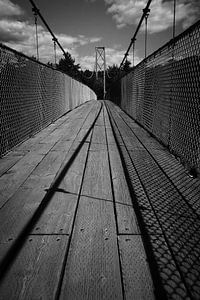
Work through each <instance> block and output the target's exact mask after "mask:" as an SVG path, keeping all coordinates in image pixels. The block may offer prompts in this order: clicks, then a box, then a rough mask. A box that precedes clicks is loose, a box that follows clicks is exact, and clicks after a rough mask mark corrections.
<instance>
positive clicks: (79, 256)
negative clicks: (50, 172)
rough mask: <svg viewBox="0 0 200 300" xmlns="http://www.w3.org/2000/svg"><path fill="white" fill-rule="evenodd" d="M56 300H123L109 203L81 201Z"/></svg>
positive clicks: (111, 208) (85, 199)
mask: <svg viewBox="0 0 200 300" xmlns="http://www.w3.org/2000/svg"><path fill="white" fill-rule="evenodd" d="M60 299H74V300H75V299H77V300H78V299H123V296H122V287H121V278H120V269H119V257H118V249H117V236H116V227H115V220H114V211H113V204H112V203H111V202H107V201H102V200H96V199H91V198H87V197H81V199H80V204H79V208H78V214H77V218H76V222H75V229H74V232H73V236H72V241H71V245H70V250H69V256H68V259H67V265H66V269H65V274H64V280H63V286H62V290H61V297H60Z"/></svg>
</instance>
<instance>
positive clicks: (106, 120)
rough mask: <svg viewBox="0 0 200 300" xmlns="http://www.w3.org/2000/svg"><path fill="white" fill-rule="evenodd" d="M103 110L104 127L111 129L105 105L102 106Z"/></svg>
mask: <svg viewBox="0 0 200 300" xmlns="http://www.w3.org/2000/svg"><path fill="white" fill-rule="evenodd" d="M103 110H104V120H105V126H106V127H107V128H111V124H110V120H109V116H108V112H107V109H106V107H105V105H104V109H103Z"/></svg>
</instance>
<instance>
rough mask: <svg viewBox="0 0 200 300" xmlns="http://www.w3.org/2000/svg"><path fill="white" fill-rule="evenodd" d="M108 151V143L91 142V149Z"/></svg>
mask: <svg viewBox="0 0 200 300" xmlns="http://www.w3.org/2000/svg"><path fill="white" fill-rule="evenodd" d="M102 150H104V151H107V145H106V144H94V143H91V145H90V151H102Z"/></svg>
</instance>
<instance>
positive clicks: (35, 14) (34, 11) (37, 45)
mask: <svg viewBox="0 0 200 300" xmlns="http://www.w3.org/2000/svg"><path fill="white" fill-rule="evenodd" d="M32 11H33V13H34V16H35V39H36V56H37V60H39V43H38V26H37V16H38V14H37V10H36V9H35V8H33V9H32Z"/></svg>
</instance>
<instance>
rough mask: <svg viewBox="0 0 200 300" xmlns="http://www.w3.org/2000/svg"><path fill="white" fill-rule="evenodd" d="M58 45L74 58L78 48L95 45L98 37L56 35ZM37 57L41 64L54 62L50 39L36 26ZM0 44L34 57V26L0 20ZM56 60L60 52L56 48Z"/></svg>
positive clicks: (11, 20) (49, 36)
mask: <svg viewBox="0 0 200 300" xmlns="http://www.w3.org/2000/svg"><path fill="white" fill-rule="evenodd" d="M56 37H57V38H58V40H59V42H60V44H61V45H62V47H63V48H64V50H65V51H66V52H67V51H68V52H70V53H71V55H72V56H73V57H75V58H77V57H78V52H77V49H78V48H79V47H80V46H83V45H87V44H90V43H96V42H98V41H100V40H101V38H100V37H86V36H84V35H79V36H70V35H66V34H56ZM38 40H39V56H40V60H41V61H42V62H45V63H47V62H48V61H50V62H54V48H53V42H52V37H51V35H50V34H49V32H47V31H46V30H45V29H44V28H43V27H42V26H41V25H39V26H38ZM0 42H1V43H4V44H6V45H7V46H9V47H11V48H13V49H15V50H17V51H20V52H22V53H24V54H26V55H28V56H36V40H35V25H34V24H31V23H29V22H28V21H17V20H14V19H11V18H2V19H1V20H0ZM57 56H58V59H59V58H60V57H61V56H62V51H61V50H60V49H59V48H58V47H57Z"/></svg>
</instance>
